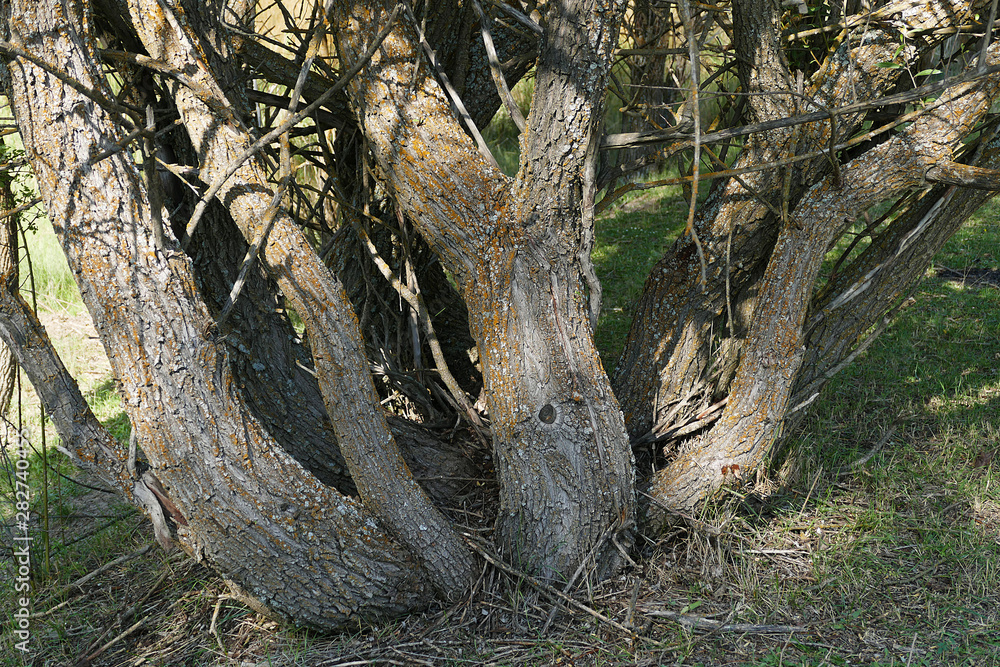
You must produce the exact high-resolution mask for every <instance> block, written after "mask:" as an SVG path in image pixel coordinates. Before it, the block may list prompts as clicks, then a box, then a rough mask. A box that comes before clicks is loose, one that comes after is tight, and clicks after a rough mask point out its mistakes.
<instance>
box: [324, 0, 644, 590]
mask: <svg viewBox="0 0 1000 667" xmlns="http://www.w3.org/2000/svg"><path fill="white" fill-rule="evenodd" d="M612 9H617V8H614V7H611V6H603V5H598V4H593V5H592V4H589V3H571V4H569V5H568V6H561V5H558V4H557V5H554V6H553V7H552V9H551V10H550V12H549V14H548V15H547V16H546V21H547V30H546V36H545V38H544V39H543V42H542V46H541V52H540V56H539V61H538V73H537V82H536V87H535V98H534V101H533V105H532V115H531V118H529V130H528V132H527V137H529V139H527V140H526V142H525V144H524V149H523V157H522V163H521V169H520V172H519V174H518V176H517V178H516V179H515V180H514V181H513V182H511V181H510V180H509V179H507V178H506V177H504V176H503V175H502V174H500V173H499V172H497V171H495V170H493V169H492V168H491V167H490V166H489V165H488V163H487V162H486V161H485V160H484V159H483V158H482V156H480V155H479V154H478V153H477V152H476V150H475V148H474V145H473V144H472V142H470V141H469V139H468V138H467V137H466V136H465V135H464V134H463V133H462V131H461V130H460V128H459V126H458V125H457V123H456V122H455V120H454V116H453V114H452V113H451V111H450V109H449V108H448V104H447V101H446V99H445V98H444V96H443V94H442V92H441V89H440V88H439V87H438V86H437V84H436V82H435V81H434V80H433V79H432V78H431V77H430V73H429V71H428V70H427V69H426V68H425V67H423V66H421V65H420V64H419V63H421V62H422V60H421V58H420V56H419V52H418V50H417V48H418V47H417V43H416V39H415V36H414V34H413V29H412V27H410V26H408V25H407V23H406V22H405V21H400V22H399V26H398V28H397V29H395V30H394V31H393V32H392V33H391V34H390V35H389V37H388V38H387V39H386V41H385V43H384V44H383V46H382V48H381V49H380V51H379V53H378V54H377V56H376V57H374V58H373V59H372V61H371V63H370V64H369V65H368V66H367V67H365V69H364V70H362V73H361V74H360V75H359V76H358V77H357V78H356V79H355V80H354V81H352V83H351V85H350V87H349V91H350V96H351V99H352V103H353V104H354V106H355V109H356V112H357V114H358V116H359V118H360V119H361V126H362V128H363V130H364V132H365V134H366V136H367V137H368V138H369V141H371V142H372V145H373V150H374V152H375V155H376V158H377V159H378V161H379V166H380V167H381V169H382V170H383V171H384V173H385V175H386V178H387V181H388V184H389V186H390V188H391V190H392V192H393V194H394V196H395V198H396V200H397V202H398V203H399V205H400V206H401V207H402V208H403V210H404V211H405V212H406V213H407V215H409V216H410V217H411V218H412V219H413V220H414V222H415V223H416V224H417V225H418V227H419V228H420V231H421V233H422V234H423V236H424V238H425V239H427V241H428V243H429V244H430V246H431V247H432V248H433V249H434V250H435V251H436V252H437V253H438V255H439V256H440V257H441V259H442V261H443V262H444V264H445V267H446V268H447V269H448V270H449V272H450V273H451V274H452V275H453V276H454V277H455V279H456V281H457V283H458V287H459V291H460V293H461V294H462V295H463V297H464V298H465V299H466V302H467V304H468V306H469V318H470V326H471V329H472V334H473V337H474V338H475V340H476V343H477V344H478V346H479V350H480V357H481V360H482V365H483V376H484V380H485V386H486V391H487V404H488V407H489V411H490V418H491V421H492V434H493V447H494V450H495V451H496V464H497V473H498V476H499V478H500V480H501V488H502V491H501V508H500V512H501V516H500V531H501V534H502V536H503V537H502V544H503V545H504V547H505V549H506V550H507V551H508V553H509V555H510V556H511V557H512V558H516V559H517V560H518V561H519V562H520V563H521V564H523V565H524V566H526V567H528V568H530V569H532V570H533V571H535V572H537V573H538V574H540V575H541V576H544V577H569V576H572V574H573V572H574V571H575V570H576V569H577V567H578V566H579V565H580V564H581V563H582V562H583V561H584V560H585V559H586V558H588V557H589V556H590V554H591V552H593V551H595V550H596V551H597V554H596V555H597V559H596V562H597V563H598V564H599V565H600V566H601V567H602V568H613V566H614V563H615V562H616V561H617V557H618V555H617V552H616V551H615V550H614V548H613V547H612V546H611V544H610V543H609V542H608V541H607V539H606V538H607V535H608V534H609V533H608V531H611V530H616V531H623V530H628V529H630V528H631V527H632V524H633V514H634V509H633V508H634V495H633V494H634V492H633V489H632V483H633V475H634V473H633V470H632V462H631V452H630V450H629V448H628V441H627V438H626V437H625V434H624V428H623V423H622V421H621V415H620V412H619V410H618V406H617V403H616V401H615V399H614V396H613V394H612V392H611V390H610V387H609V384H608V381H607V377H606V375H605V373H604V370H603V367H602V366H601V362H600V359H599V357H598V355H597V352H596V349H595V348H594V346H593V340H592V336H591V332H590V331H589V327H588V326H587V325H586V323H585V321H584V322H581V321H580V319H579V318H580V317H581V316H584V315H586V313H587V308H588V304H587V299H586V293H585V290H586V287H585V285H586V283H585V282H584V280H583V273H584V270H585V269H584V267H582V266H581V261H580V257H581V255H582V254H583V255H585V254H587V253H589V246H588V245H587V243H588V241H587V239H588V234H589V233H590V230H589V229H587V226H588V225H587V223H586V221H585V219H584V217H583V216H584V208H585V207H584V205H583V195H584V174H585V169H586V168H587V158H588V151H590V150H592V149H593V147H594V143H593V142H594V139H595V138H596V136H597V132H598V130H599V126H600V118H601V108H602V107H601V99H602V97H603V93H602V91H603V85H604V80H605V77H606V76H607V58H606V56H607V54H608V52H609V51H610V49H611V48H613V44H614V36H615V35H616V30H615V25H616V24H615V21H614V16H615V15H616V14H615V12H614V11H610V10H612ZM388 10H389V8H388V6H384V7H381V8H380V10H375V9H373V7H372V5H371V4H369V5H362V4H356V5H347V4H337V10H336V24H337V32H338V35H340V50H341V53H342V54H343V55H344V56H345V58H346V59H347V60H348V61H349V62H352V61H354V60H355V59H357V58H358V57H359V56H360V54H361V53H363V52H364V51H365V50H366V48H367V45H368V40H370V39H371V36H372V35H373V34H375V33H377V32H378V28H379V27H381V25H383V24H384V17H385V16H387V15H388V13H389V12H388ZM415 62H416V63H417V65H416V66H415V65H414V63H415ZM569 137H575V138H574V139H568V138H569ZM430 165H433V166H432V167H431V168H427V167H428V166H430ZM595 460H596V461H601V462H602V463H603V465H600V466H594V465H592V462H593V461H595Z"/></svg>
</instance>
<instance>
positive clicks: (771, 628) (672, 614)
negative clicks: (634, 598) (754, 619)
mask: <svg viewBox="0 0 1000 667" xmlns="http://www.w3.org/2000/svg"><path fill="white" fill-rule="evenodd" d="M639 611H641V612H642V613H643V614H645V615H646V616H649V617H651V618H666V619H668V620H671V621H675V622H677V623H680V624H681V625H683V626H685V627H687V628H690V629H692V630H702V631H706V632H708V631H711V632H738V633H741V634H750V635H784V634H790V633H795V632H802V633H804V632H808V630H807V629H806V628H804V627H802V626H801V625H769V624H765V625H758V624H755V623H728V622H726V621H715V620H712V619H710V618H705V617H704V616H694V615H692V614H681V613H679V612H676V611H668V610H666V609H640V610H639Z"/></svg>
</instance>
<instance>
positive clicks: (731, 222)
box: [614, 2, 996, 521]
mask: <svg viewBox="0 0 1000 667" xmlns="http://www.w3.org/2000/svg"><path fill="white" fill-rule="evenodd" d="M758 5H759V6H757V5H755V4H754V3H747V4H746V5H743V4H742V3H741V4H740V5H738V6H737V7H735V8H734V35H735V37H734V41H735V42H736V44H737V48H740V44H741V43H742V44H743V45H744V46H743V47H742V50H741V52H742V53H745V54H746V55H747V57H746V58H744V59H741V60H739V61H738V65H739V66H740V68H741V80H743V81H751V82H753V81H758V80H760V79H761V78H763V77H762V76H761V75H762V74H766V77H767V78H766V79H765V80H764V81H763V82H762V83H761V84H760V85H759V88H760V92H763V91H765V90H766V91H768V94H767V95H761V96H760V97H752V98H750V101H749V104H750V106H751V107H752V108H753V112H754V116H755V119H756V120H761V121H763V120H774V119H777V118H781V117H786V116H788V115H792V114H795V113H802V112H809V111H813V110H815V109H817V108H823V106H821V105H828V106H829V107H836V106H838V105H839V102H838V101H839V100H844V99H850V100H861V99H865V98H868V99H875V98H878V97H879V96H881V95H885V94H886V93H888V92H889V91H890V90H891V89H892V87H893V86H895V85H897V82H898V76H899V74H900V71H899V69H898V68H893V67H886V63H890V62H892V60H893V58H895V57H898V55H899V53H900V51H899V48H898V45H899V43H900V39H901V35H902V34H903V33H906V34H911V33H913V32H915V31H919V30H925V29H926V28H927V14H926V13H925V12H930V13H932V14H933V13H934V12H938V13H940V12H939V10H940V9H941V8H940V7H937V6H936V5H934V4H933V3H932V5H931V6H929V7H925V6H923V5H921V6H920V7H917V6H916V5H912V4H909V5H906V6H905V7H902V8H900V7H896V8H895V9H896V10H898V11H901V14H900V17H901V18H900V25H899V26H898V27H897V28H896V29H895V30H893V29H885V28H882V27H872V28H870V29H868V30H865V31H864V32H863V33H862V34H861V35H860V37H859V38H857V39H854V40H851V39H845V40H844V41H843V43H842V45H841V47H840V49H839V50H838V51H837V52H836V53H834V54H832V56H831V57H830V58H828V60H827V62H826V63H824V65H823V66H822V67H820V68H819V70H818V71H817V72H816V73H815V74H814V75H813V77H812V80H811V82H808V84H806V85H808V88H805V87H804V85H803V83H801V82H800V83H796V84H794V85H793V83H792V82H793V80H794V78H795V77H793V76H792V75H791V74H790V73H789V72H788V71H787V65H786V64H785V62H784V58H783V53H782V52H781V51H780V50H778V49H777V48H776V45H775V43H774V40H773V39H772V36H773V35H775V34H776V33H775V30H774V29H773V23H774V20H775V16H776V15H775V12H776V11H777V10H776V8H775V7H774V6H773V3H769V2H761V3H758ZM949 7H951V5H949ZM973 10H974V8H973V7H972V6H971V5H967V6H963V7H961V8H956V11H957V12H958V15H960V16H967V15H969V14H970V13H971V12H972V11H973ZM880 11H889V10H888V9H887V8H883V9H882V10H880ZM942 38H943V35H941V36H936V35H935V34H933V33H931V34H928V35H925V36H924V39H925V40H926V41H927V44H926V45H925V46H926V47H927V48H932V47H933V46H934V45H935V44H936V43H938V42H939V40H941V39H942ZM993 52H994V49H993V48H991V51H990V54H991V55H990V57H991V58H992V57H993V55H992V54H993ZM989 62H990V63H992V60H990V61H989ZM995 85H996V79H995V78H988V79H980V80H978V81H976V82H975V83H970V84H967V85H966V86H962V87H958V88H956V89H952V90H950V91H948V92H946V93H945V94H944V96H943V97H942V100H951V101H949V102H947V103H946V104H945V106H944V108H946V109H948V111H950V112H951V113H950V114H948V115H944V114H937V113H933V114H928V115H926V116H920V117H919V118H920V120H918V121H917V122H915V123H914V124H913V125H912V126H910V127H909V128H907V130H906V131H904V132H902V133H900V135H899V136H897V137H896V138H893V139H890V140H889V141H887V142H885V143H883V144H881V145H879V146H876V147H874V148H872V149H871V150H869V151H867V152H864V153H862V154H860V155H859V156H858V157H857V158H854V159H852V160H850V161H848V162H847V163H845V164H839V162H840V161H841V159H842V158H841V157H840V156H839V154H838V153H837V152H835V151H830V150H827V151H824V150H823V149H824V148H826V149H829V147H831V146H833V145H835V144H836V143H838V142H840V141H842V140H844V139H846V138H848V137H850V136H852V135H853V134H855V133H856V132H857V129H858V128H859V127H860V123H861V122H862V121H863V120H864V119H865V118H864V116H863V115H862V114H852V115H841V116H838V117H837V118H836V120H835V121H830V122H817V123H811V124H806V125H803V126H799V127H797V128H795V129H782V130H776V131H772V132H768V133H763V134H760V135H754V136H751V137H749V139H748V142H747V146H746V147H745V148H744V150H743V151H742V152H741V154H740V157H739V158H738V159H737V161H736V163H735V165H734V167H735V168H737V169H738V168H740V167H742V166H749V165H752V164H767V163H771V162H777V161H780V160H782V159H787V158H793V157H795V156H797V155H802V154H808V153H810V152H816V153H817V156H816V157H814V158H813V159H811V160H805V161H800V162H798V163H793V164H790V165H789V166H786V167H782V168H779V169H772V170H765V171H761V172H756V173H752V174H748V175H746V176H744V177H742V178H739V179H732V180H729V181H719V182H717V183H716V185H715V186H714V188H713V190H712V192H711V194H710V195H709V197H708V199H707V200H706V201H705V203H704V204H703V205H702V207H701V209H700V210H699V218H698V220H697V224H696V229H697V233H698V235H699V237H700V242H701V243H702V244H703V246H704V254H705V256H706V257H707V258H708V261H707V266H706V269H707V270H706V272H705V275H706V283H705V284H702V283H701V274H700V260H699V256H698V253H697V252H696V248H695V241H694V240H693V239H691V238H684V239H682V240H681V241H679V242H678V243H677V244H676V245H675V247H674V249H673V250H672V251H671V252H670V253H668V254H667V256H666V257H664V258H663V260H661V261H660V263H659V264H658V265H657V266H656V267H655V268H654V270H653V272H652V273H651V275H650V278H649V279H648V280H647V283H646V287H645V289H644V292H643V296H642V297H641V299H640V304H639V313H638V314H637V316H636V318H635V320H634V321H633V327H632V330H631V332H630V333H629V338H628V340H627V342H626V346H625V350H624V352H623V354H622V358H621V360H620V361H619V364H618V366H617V368H616V371H615V375H614V386H615V390H616V393H617V394H618V395H619V396H620V397H621V399H622V407H623V409H624V411H625V415H626V423H627V424H628V428H629V431H630V432H631V433H633V435H641V434H642V433H645V432H647V431H649V430H650V429H651V428H653V429H654V431H656V432H665V431H669V430H670V427H671V426H672V425H673V424H676V423H678V422H679V423H680V424H682V425H683V423H684V420H692V413H693V412H698V411H699V410H703V409H704V408H705V407H706V404H707V403H708V404H710V403H712V402H713V400H719V397H720V396H721V397H725V399H726V401H725V404H724V408H722V410H721V411H720V416H719V417H718V418H717V419H715V420H713V421H714V423H713V424H712V425H711V426H710V427H709V428H707V429H704V430H703V431H702V432H701V434H700V435H699V436H698V437H696V438H694V439H690V440H688V441H687V442H684V443H682V444H681V446H680V447H679V448H677V450H676V451H675V452H674V453H673V454H671V456H670V458H671V460H670V462H669V463H668V464H667V465H666V466H665V467H663V468H662V469H660V470H658V471H657V472H655V473H654V475H653V476H652V478H651V480H650V482H651V484H650V495H651V496H652V497H653V498H654V499H655V501H656V502H655V503H654V506H653V507H652V512H651V517H652V518H653V519H654V521H655V520H664V519H666V518H668V517H669V516H670V514H669V512H666V513H665V512H663V511H662V510H664V509H667V510H672V511H681V512H690V511H691V510H693V509H694V508H695V507H696V506H697V505H698V504H699V503H700V502H702V501H703V500H704V499H705V498H707V497H710V496H711V495H712V494H713V493H714V492H715V491H716V490H718V489H719V488H720V487H721V486H722V485H724V484H726V483H733V482H735V483H740V482H741V480H742V479H743V475H744V474H745V473H746V471H748V470H753V469H754V468H755V467H757V466H758V465H760V463H761V462H762V460H763V457H764V455H765V454H766V453H767V451H768V449H769V447H770V445H771V444H772V443H773V442H774V440H775V439H776V438H777V437H778V436H779V435H780V434H781V432H782V430H783V427H784V424H785V416H786V413H787V412H788V410H789V409H790V408H795V407H796V406H798V405H799V403H798V402H792V403H790V398H791V396H792V394H793V392H794V390H793V387H794V386H795V385H796V382H797V381H798V378H799V377H800V375H801V374H802V370H803V361H804V360H805V359H808V360H809V363H808V365H806V366H805V369H806V370H805V373H804V376H808V377H809V380H808V381H807V382H805V384H806V385H808V386H809V387H810V392H811V394H813V395H814V394H815V392H817V391H818V390H819V388H821V387H822V385H823V384H824V383H825V381H826V380H828V379H829V377H831V376H832V374H833V373H832V372H830V373H829V374H826V372H827V371H832V370H833V369H835V368H837V367H838V365H839V364H840V363H841V362H843V361H844V360H845V359H847V358H848V357H849V356H850V355H851V354H852V353H853V350H854V348H855V347H856V345H857V344H858V342H859V341H860V340H861V338H862V337H863V336H864V335H865V332H866V331H867V330H868V328H870V327H872V326H875V325H876V324H878V322H879V321H880V320H881V319H882V318H883V317H884V315H885V312H886V309H887V308H891V307H892V302H893V301H895V300H898V297H899V295H900V294H901V293H905V292H906V291H907V290H908V289H909V288H910V287H912V285H914V284H915V281H916V280H918V279H919V276H920V274H921V272H922V269H917V268H912V269H908V270H907V271H906V272H905V275H906V279H905V280H898V284H897V285H896V287H895V288H894V289H892V290H889V291H888V292H887V293H884V294H882V296H881V297H880V299H881V300H880V301H879V302H878V304H877V305H876V303H875V302H868V303H867V304H866V305H870V306H871V310H861V311H853V312H851V313H850V314H848V313H847V312H845V311H840V312H838V313H836V314H831V313H829V312H828V311H822V315H823V317H826V318H828V319H829V320H830V321H828V322H826V323H825V326H826V327H827V328H825V329H824V330H823V332H820V331H818V330H817V329H816V325H817V324H818V322H819V320H818V319H817V317H816V316H814V317H813V319H812V320H811V321H810V322H809V327H808V328H804V327H805V325H806V317H807V314H808V313H816V312H817V306H818V305H819V304H821V303H822V301H819V302H817V299H814V296H813V293H814V285H815V284H816V279H817V276H818V271H819V269H820V267H821V264H822V261H823V258H824V257H825V255H826V253H827V252H828V251H829V249H830V248H831V246H832V243H833V241H835V240H836V239H838V238H839V237H840V236H841V235H842V234H843V232H844V230H845V229H846V227H847V226H848V225H849V224H850V223H852V222H853V221H854V220H855V219H857V218H859V217H861V216H862V215H863V214H864V213H865V212H866V211H868V210H869V209H870V208H871V207H873V206H875V205H876V204H878V203H880V202H883V201H886V200H890V199H892V198H894V197H898V196H900V195H902V194H903V193H905V192H907V191H910V190H912V189H915V188H919V187H921V186H923V185H925V184H926V182H927V180H928V175H929V174H930V173H936V172H935V170H934V169H931V165H935V164H938V163H943V164H947V165H953V164H954V163H953V162H951V159H952V157H953V152H954V151H956V150H958V149H960V148H961V144H960V139H959V138H960V137H963V136H966V135H967V133H968V132H970V131H971V130H972V128H973V127H974V126H975V125H976V123H978V122H979V121H980V120H982V119H983V118H984V114H985V113H986V112H987V111H988V109H989V104H990V101H991V100H992V99H993V97H994V96H995V90H994V89H995ZM779 91H785V94H784V95H782V94H780V92H779ZM783 100H784V101H783ZM963 133H965V134H963ZM831 135H832V136H831ZM824 152H825V154H824ZM937 172H938V173H941V178H942V180H944V178H950V179H951V180H950V181H948V182H956V180H957V179H958V178H959V176H958V173H959V172H961V177H962V178H965V179H967V180H973V181H976V182H979V183H983V187H986V183H988V182H989V175H990V173H991V172H990V171H989V170H985V171H984V172H981V173H978V172H975V171H974V170H973V169H970V168H968V167H964V166H963V167H958V166H956V167H954V172H955V173H953V174H952V173H951V171H950V170H945V169H944V168H937ZM941 212H943V211H937V212H935V213H934V216H935V222H934V224H940V221H941V220H942V219H941V218H937V217H936V216H937V215H940V213H941ZM904 224H906V221H905V220H897V221H894V222H893V224H892V226H891V227H890V228H889V229H888V230H886V232H885V235H886V236H887V237H892V236H894V235H895V229H894V228H895V227H896V226H897V225H900V226H902V225H904ZM927 224H932V223H930V222H929V221H927ZM946 226H948V225H946ZM884 259H885V258H884V257H883V256H878V255H876V254H875V253H874V252H870V253H867V254H866V255H865V256H864V257H862V258H859V259H858V260H857V261H855V262H854V263H853V264H852V265H851V270H852V272H853V273H852V274H851V275H853V276H857V275H858V274H859V273H860V274H861V275H865V274H867V273H868V272H870V271H873V270H874V269H876V268H877V267H880V266H881V264H882V263H883V261H884ZM924 260H925V261H926V262H928V263H929V261H930V256H926V257H925V258H924ZM923 266H924V267H926V263H925V264H924V265H923ZM896 277H897V279H898V278H901V277H902V276H900V275H899V274H898V273H897V274H896ZM839 284H840V285H841V287H842V289H844V290H845V291H849V290H851V289H853V288H854V287H855V285H852V284H843V283H839ZM825 294H826V296H825V299H826V300H827V303H829V302H830V301H831V300H833V299H835V298H837V296H840V295H839V294H838V295H837V296H834V295H832V294H831V293H830V291H829V288H828V290H827V291H826V293H825ZM890 295H892V298H889V297H890ZM840 316H845V317H846V319H847V320H849V321H851V322H852V324H851V325H850V326H847V327H841V326H840V325H838V324H833V322H836V321H837V320H838V318H839V317H840ZM862 324H863V325H864V326H862ZM720 331H721V332H722V333H721V334H720ZM821 334H825V337H824V336H823V335H821ZM720 338H721V339H722V342H721V343H720V342H719V339H720ZM713 344H714V345H717V346H719V348H718V350H719V351H718V352H715V353H714V355H715V356H714V357H713ZM710 363H711V364H712V365H713V366H712V368H713V371H715V372H714V374H713V375H712V377H709V365H710ZM650 367H653V368H655V369H656V370H657V372H656V373H650V372H649V369H650ZM818 368H822V369H823V371H822V372H820V373H817V372H816V371H817V369H818ZM699 383H705V384H707V385H708V386H707V387H706V389H705V390H704V392H703V394H704V395H705V396H706V397H707V398H706V399H705V401H704V402H703V403H700V404H699V403H695V404H694V405H693V406H692V407H691V408H689V409H688V410H686V411H685V410H680V411H679V410H677V407H678V405H683V404H684V403H685V401H686V400H688V398H689V397H690V396H691V394H693V393H695V392H694V391H693V390H692V387H698V385H699ZM800 391H802V390H800ZM712 397H714V399H713V398H712ZM796 397H797V398H801V396H799V395H796ZM813 397H814V396H813ZM804 400H809V399H808V397H807V398H806V399H804ZM671 419H672V420H674V421H673V423H671V422H670V421H669V420H671Z"/></svg>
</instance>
